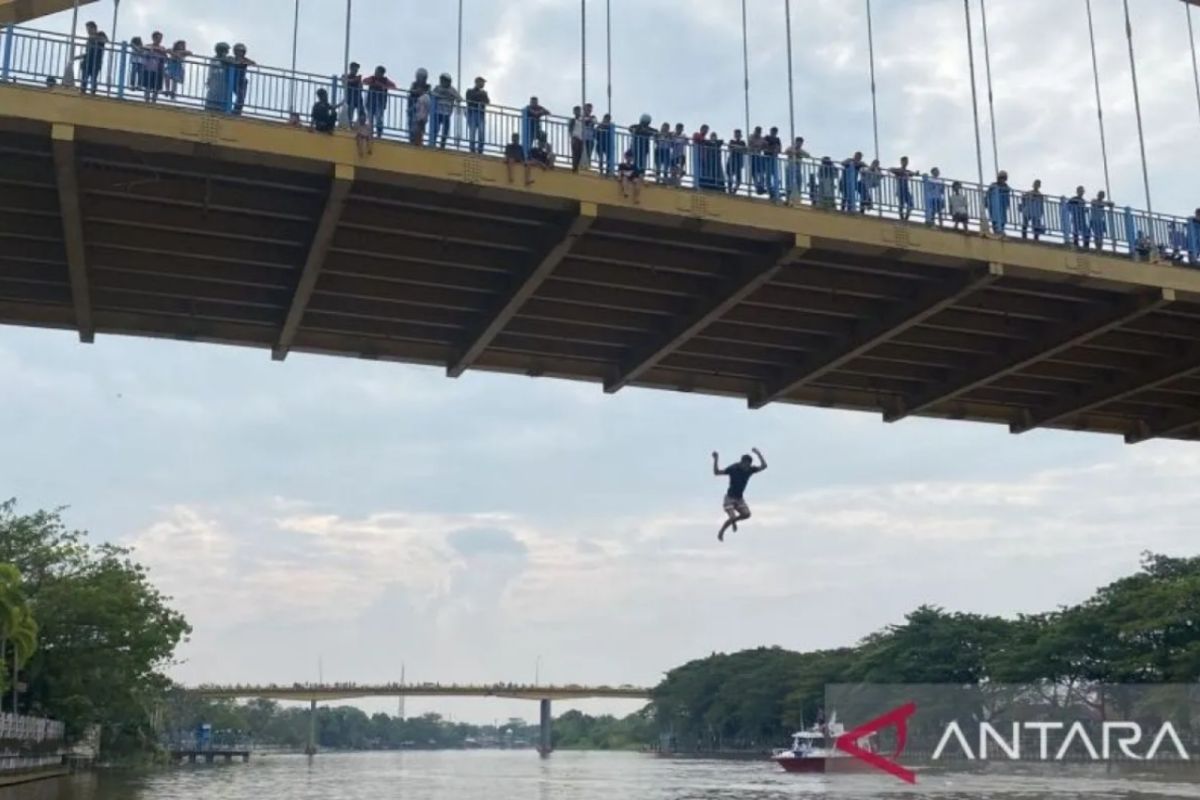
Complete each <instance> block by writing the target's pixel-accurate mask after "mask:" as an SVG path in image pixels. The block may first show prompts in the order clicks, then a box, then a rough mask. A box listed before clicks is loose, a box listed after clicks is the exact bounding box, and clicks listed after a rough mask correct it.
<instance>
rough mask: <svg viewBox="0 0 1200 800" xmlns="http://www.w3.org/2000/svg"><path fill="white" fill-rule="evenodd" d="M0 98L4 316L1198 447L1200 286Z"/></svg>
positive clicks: (199, 121)
mask: <svg viewBox="0 0 1200 800" xmlns="http://www.w3.org/2000/svg"><path fill="white" fill-rule="evenodd" d="M516 177H517V183H516V185H515V186H510V185H509V184H508V182H507V179H506V177H505V171H504V167H503V165H502V164H500V163H498V162H496V161H494V160H491V159H479V158H470V157H464V156H463V155H462V154H451V153H438V152H434V151H430V150H424V149H416V148H410V147H407V146H403V145H396V144H376V147H375V153H374V155H371V156H368V157H366V158H365V159H359V158H357V157H356V155H355V150H354V141H353V139H352V138H349V137H342V136H337V137H325V136H320V135H315V134H310V133H307V132H306V131H301V130H294V129H289V128H287V127H284V126H280V125H271V124H268V123H261V122H251V121H241V120H235V119H230V118H213V117H208V116H203V115H200V114H196V113H191V112H185V111H177V110H168V109H157V108H150V107H146V106H143V105H140V104H128V103H116V102H111V101H106V100H97V99H83V98H80V97H78V96H74V95H72V94H70V93H67V92H61V91H58V92H56V91H45V90H42V91H39V90H32V89H22V88H12V87H4V88H0V323H7V324H16V325H33V326H45V327H51V328H69V329H75V330H78V331H79V333H80V336H81V338H83V340H85V341H90V340H91V338H92V336H93V335H94V333H96V332H99V333H113V334H130V335H140V336H153V337H165V338H173V339H181V340H187V341H204V342H218V343H225V344H234V345H246V346H252V347H260V348H263V349H266V350H269V351H271V352H272V353H273V354H274V356H275V358H277V359H282V358H285V357H286V356H287V354H288V353H289V352H290V351H300V352H311V353H324V354H333V355H342V356H354V357H360V358H368V359H382V360H394V361H400V362H407V363H415V364H429V365H437V366H440V367H445V368H446V369H447V370H448V372H449V374H451V375H455V376H457V375H459V374H461V373H462V372H464V371H465V370H467V369H483V370H492V371H501V372H511V373H519V374H524V375H531V376H552V377H560V378H570V379H578V380H586V381H593V382H596V383H601V384H603V385H604V386H605V388H606V389H607V390H609V391H617V390H619V389H621V388H623V387H625V386H644V387H653V388H659V389H671V390H678V391H685V392H701V393H707V394H716V395H727V396H733V397H740V398H743V399H746V400H748V401H749V403H750V405H751V406H752V407H761V406H763V405H765V404H767V403H770V402H775V401H778V402H786V403H798V404H804V405H811V406H823V407H832V408H844V409H860V410H868V411H875V412H879V413H882V414H883V415H884V417H885V418H886V419H888V420H899V419H902V418H905V417H907V416H918V415H919V416H929V417H942V418H952V419H968V420H979V421H988V422H996V423H1003V424H1006V425H1009V426H1010V428H1011V429H1012V430H1013V431H1014V432H1023V431H1026V430H1031V429H1033V428H1037V427H1054V428H1065V429H1075V430H1090V431H1100V432H1108V433H1116V434H1121V435H1124V436H1125V437H1126V439H1127V441H1130V442H1137V441H1142V440H1144V439H1147V438H1152V437H1170V438H1177V439H1188V440H1195V439H1197V438H1200V273H1198V272H1197V271H1194V270H1187V269H1184V268H1178V267H1167V266H1150V265H1144V264H1135V263H1132V262H1129V261H1125V260H1120V259H1117V258H1109V257H1098V256H1095V255H1092V256H1086V255H1080V254H1075V253H1071V252H1069V251H1066V250H1063V249H1058V248H1051V247H1042V246H1035V245H1026V244H1022V243H1020V242H1012V241H998V240H992V239H984V238H980V237H966V236H962V235H959V234H954V233H951V232H947V231H940V230H929V229H925V228H923V227H921V226H908V225H900V224H898V223H894V222H888V221H884V220H876V219H870V218H859V217H851V216H848V215H843V214H834V213H827V212H821V211H816V210H811V209H786V208H777V207H772V206H769V205H767V204H764V203H754V202H751V201H748V200H744V199H731V198H727V197H723V196H720V195H718V196H710V195H703V194H697V193H689V192H684V191H681V190H674V189H662V188H657V187H647V189H646V190H645V192H644V194H643V203H642V206H641V207H634V206H632V205H630V204H629V203H628V202H627V201H623V200H621V199H620V197H619V194H618V193H617V190H616V188H615V186H614V185H613V183H612V182H610V181H605V180H602V179H600V178H598V177H595V176H582V177H581V176H572V175H570V174H569V172H567V173H565V174H564V173H562V172H554V173H550V174H543V173H538V174H537V175H535V178H536V183H535V185H534V186H532V187H530V188H528V189H527V188H525V187H524V186H523V185H521V184H522V180H521V175H520V174H519V173H518V174H517V176H516Z"/></svg>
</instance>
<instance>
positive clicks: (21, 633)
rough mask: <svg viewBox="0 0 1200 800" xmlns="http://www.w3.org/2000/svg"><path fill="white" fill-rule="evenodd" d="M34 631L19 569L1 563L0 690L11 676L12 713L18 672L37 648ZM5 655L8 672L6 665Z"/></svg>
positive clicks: (14, 709)
mask: <svg viewBox="0 0 1200 800" xmlns="http://www.w3.org/2000/svg"><path fill="white" fill-rule="evenodd" d="M37 634H38V627H37V622H36V621H35V620H34V618H33V612H32V611H30V609H29V604H28V602H27V601H26V599H25V595H24V593H23V592H22V591H21V573H20V571H19V570H18V569H17V568H16V567H15V566H13V565H12V564H0V690H3V689H4V686H5V683H4V681H5V680H6V679H7V678H9V677H10V676H11V684H10V685H11V687H12V710H13V713H16V711H17V684H18V676H19V673H20V670H21V668H22V667H24V666H25V664H26V663H27V662H28V661H29V658H30V656H32V655H33V652H34V650H36V649H37V638H38V636H37ZM10 652H11V657H9V653H10ZM6 658H8V662H7V663H8V664H9V665H10V666H11V672H10V671H9V670H8V669H6V668H5V664H6V661H5V659H6Z"/></svg>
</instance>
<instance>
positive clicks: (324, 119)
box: [312, 100, 337, 133]
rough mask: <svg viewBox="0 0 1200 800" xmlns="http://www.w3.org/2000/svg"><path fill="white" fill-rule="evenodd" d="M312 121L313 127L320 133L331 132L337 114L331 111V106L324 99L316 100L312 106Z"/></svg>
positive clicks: (335, 124) (335, 123)
mask: <svg viewBox="0 0 1200 800" xmlns="http://www.w3.org/2000/svg"><path fill="white" fill-rule="evenodd" d="M312 123H313V128H315V129H316V130H318V131H320V132H321V133H332V132H333V129H334V128H335V127H337V114H335V113H333V107H332V106H330V105H329V103H327V102H326V101H324V100H318V101H317V102H316V103H314V104H313V107H312Z"/></svg>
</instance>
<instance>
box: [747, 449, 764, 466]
mask: <svg viewBox="0 0 1200 800" xmlns="http://www.w3.org/2000/svg"><path fill="white" fill-rule="evenodd" d="M750 452H752V453H754V455H756V456H758V469H759V471H760V472H761V471H762V470H764V469H766V468H767V460H766V459H765V458H763V454H762V453H760V452H759V450H758V448H757V447H751V448H750Z"/></svg>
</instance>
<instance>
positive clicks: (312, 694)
mask: <svg viewBox="0 0 1200 800" xmlns="http://www.w3.org/2000/svg"><path fill="white" fill-rule="evenodd" d="M187 691H188V693H189V694H192V695H194V696H196V697H203V698H207V699H210V700H242V699H250V698H262V699H266V700H285V701H297V702H307V703H308V704H309V732H308V746H307V748H306V752H308V753H309V754H310V755H311V754H315V753H316V752H317V737H316V713H317V702H318V701H332V700H355V699H362V698H367V697H499V698H505V699H510V700H536V701H538V703H539V706H540V729H539V744H538V751H539V752H540V753H541V754H542V755H549V754H550V751H551V749H552V736H551V734H552V727H553V718H552V716H551V713H550V703H551V701H553V700H584V699H607V700H649V699H650V698H651V696H652V690H650V689H646V688H641V687H637V686H629V685H624V686H578V685H574V684H572V685H567V686H553V685H548V686H529V685H521V684H515V683H495V684H473V685H457V684H449V685H445V686H443V685H441V684H438V683H421V684H402V683H388V684H376V685H372V684H357V683H334V684H310V683H304V684H300V683H296V684H292V685H291V686H277V685H275V684H268V685H265V686H263V685H260V686H247V685H241V684H238V685H235V686H209V685H205V686H197V687H195V688H191V689H188V690H187Z"/></svg>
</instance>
